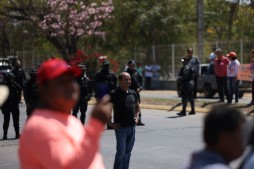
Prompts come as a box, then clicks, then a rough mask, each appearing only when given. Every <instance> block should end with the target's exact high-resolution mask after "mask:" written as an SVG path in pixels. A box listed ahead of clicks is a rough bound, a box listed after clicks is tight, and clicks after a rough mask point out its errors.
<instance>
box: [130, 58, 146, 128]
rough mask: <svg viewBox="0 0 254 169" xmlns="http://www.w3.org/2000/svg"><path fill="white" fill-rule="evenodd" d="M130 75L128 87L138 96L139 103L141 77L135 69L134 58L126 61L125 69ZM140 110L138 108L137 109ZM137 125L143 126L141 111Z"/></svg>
mask: <svg viewBox="0 0 254 169" xmlns="http://www.w3.org/2000/svg"><path fill="white" fill-rule="evenodd" d="M126 72H127V73H129V74H130V76H131V86H130V87H129V88H130V89H131V90H134V91H135V92H136V93H137V96H138V102H139V103H140V102H141V100H140V94H139V92H141V90H142V84H143V78H142V76H141V75H140V74H139V73H138V72H137V71H136V69H135V62H134V60H129V61H128V69H127V71H126ZM139 110H140V109H139ZM137 125H138V126H144V125H145V124H144V123H143V122H142V121H141V111H140V112H139V121H138V124H137Z"/></svg>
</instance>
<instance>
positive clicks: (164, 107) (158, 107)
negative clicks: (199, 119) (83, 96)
mask: <svg viewBox="0 0 254 169" xmlns="http://www.w3.org/2000/svg"><path fill="white" fill-rule="evenodd" d="M88 104H89V105H95V104H96V101H95V100H90V101H89V102H88ZM140 108H143V109H156V110H167V111H168V112H170V111H181V110H182V106H180V107H174V106H170V105H153V104H140ZM186 111H188V112H189V111H191V108H190V107H187V109H186ZM195 111H196V112H197V113H207V112H208V111H209V109H208V108H199V107H195Z"/></svg>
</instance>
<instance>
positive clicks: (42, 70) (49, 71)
mask: <svg viewBox="0 0 254 169" xmlns="http://www.w3.org/2000/svg"><path fill="white" fill-rule="evenodd" d="M66 73H71V74H72V75H73V76H75V77H78V76H80V75H81V70H80V68H78V67H71V66H70V65H68V64H67V62H66V61H64V60H63V59H59V58H53V59H49V60H47V61H45V62H43V63H42V64H41V66H40V67H39V69H38V74H37V80H38V83H40V84H42V83H44V82H46V81H49V80H53V79H55V78H57V77H59V76H61V75H63V74H66Z"/></svg>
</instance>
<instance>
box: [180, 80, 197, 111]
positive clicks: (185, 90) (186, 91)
mask: <svg viewBox="0 0 254 169" xmlns="http://www.w3.org/2000/svg"><path fill="white" fill-rule="evenodd" d="M193 88H194V87H193V86H192V85H191V84H184V85H183V86H182V112H183V113H186V107H187V104H188V101H189V102H190V105H191V111H194V112H195V104H194V98H193V93H192V91H193Z"/></svg>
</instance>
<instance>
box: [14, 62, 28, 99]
mask: <svg viewBox="0 0 254 169" xmlns="http://www.w3.org/2000/svg"><path fill="white" fill-rule="evenodd" d="M12 73H13V74H14V76H15V79H14V80H15V81H16V83H18V84H19V86H20V87H21V88H22V90H23V87H24V84H25V81H26V75H25V72H24V70H23V69H22V67H21V62H20V60H17V61H16V63H15V67H14V69H13V70H12ZM22 90H21V91H19V93H18V96H19V102H21V97H22Z"/></svg>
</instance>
